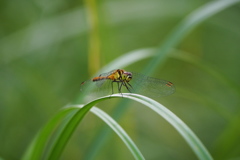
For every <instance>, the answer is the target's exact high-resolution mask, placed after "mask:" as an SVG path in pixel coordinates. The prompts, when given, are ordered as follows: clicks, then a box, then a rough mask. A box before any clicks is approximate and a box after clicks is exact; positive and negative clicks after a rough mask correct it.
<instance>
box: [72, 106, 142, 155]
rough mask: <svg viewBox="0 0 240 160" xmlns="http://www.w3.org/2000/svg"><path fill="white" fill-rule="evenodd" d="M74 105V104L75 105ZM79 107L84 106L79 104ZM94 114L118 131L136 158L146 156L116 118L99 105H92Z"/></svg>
mask: <svg viewBox="0 0 240 160" xmlns="http://www.w3.org/2000/svg"><path fill="white" fill-rule="evenodd" d="M70 107H71V106H70ZM73 107H74V106H73ZM77 107H81V108H82V107H83V106H81V105H78V106H77ZM90 111H91V112H92V113H93V114H95V115H96V116H98V117H99V118H101V119H102V120H103V121H104V122H105V123H106V124H107V125H108V126H110V127H111V128H112V130H114V131H115V132H116V134H117V135H118V136H119V137H120V138H121V139H122V140H123V142H124V143H125V144H126V146H127V147H128V148H129V150H130V151H131V152H132V154H133V156H134V157H135V159H139V160H143V159H144V157H143V155H142V153H141V152H140V151H139V149H138V148H137V146H136V145H135V144H134V142H133V141H132V140H131V138H130V137H129V136H128V135H127V133H126V132H125V131H124V130H123V128H122V127H121V126H120V125H119V124H118V123H117V122H116V121H115V120H114V119H112V118H111V117H110V116H109V115H108V114H107V113H105V112H104V111H102V110H101V109H99V108H97V107H92V108H91V110H90Z"/></svg>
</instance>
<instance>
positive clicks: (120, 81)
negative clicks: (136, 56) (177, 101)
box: [81, 69, 175, 97]
mask: <svg viewBox="0 0 240 160" xmlns="http://www.w3.org/2000/svg"><path fill="white" fill-rule="evenodd" d="M91 83H93V84H95V86H96V87H97V89H98V90H106V91H112V94H113V93H114V84H117V90H118V93H122V91H123V89H125V90H126V91H128V92H130V93H143V94H144V93H150V94H151V95H154V96H156V97H159V96H167V95H170V94H173V93H174V92H175V87H174V85H173V83H171V82H169V81H166V80H162V79H157V78H152V77H148V76H145V75H143V74H139V73H135V72H127V71H125V70H123V69H115V70H112V71H110V72H107V73H103V74H100V75H99V76H97V77H94V78H92V79H91V80H88V81H84V82H82V83H81V90H83V88H84V87H85V86H87V85H88V84H91Z"/></svg>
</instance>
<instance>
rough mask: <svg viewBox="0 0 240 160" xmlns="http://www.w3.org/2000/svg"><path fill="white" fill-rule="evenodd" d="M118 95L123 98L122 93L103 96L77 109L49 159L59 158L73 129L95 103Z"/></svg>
mask: <svg viewBox="0 0 240 160" xmlns="http://www.w3.org/2000/svg"><path fill="white" fill-rule="evenodd" d="M116 97H121V98H122V96H121V95H118V96H111V97H109V96H106V97H102V98H99V99H96V100H94V101H91V102H90V103H88V104H86V105H85V106H84V107H83V108H81V109H80V110H79V111H77V112H76V114H75V115H73V117H72V118H71V119H70V120H69V122H68V123H67V124H66V126H65V128H64V129H63V130H62V133H60V134H59V137H58V139H57V140H56V142H55V144H54V146H53V148H52V151H51V153H50V154H49V156H48V157H47V159H49V160H55V159H59V157H60V155H61V153H62V151H63V149H64V147H65V145H66V143H67V142H68V140H69V139H70V137H71V135H72V133H73V131H74V130H75V129H76V127H77V126H78V124H79V123H80V122H81V120H82V119H83V117H84V116H85V115H86V113H88V111H89V110H90V109H91V108H92V107H93V106H94V105H95V104H97V103H99V102H101V101H103V100H106V99H110V98H116Z"/></svg>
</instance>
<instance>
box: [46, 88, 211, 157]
mask: <svg viewBox="0 0 240 160" xmlns="http://www.w3.org/2000/svg"><path fill="white" fill-rule="evenodd" d="M109 98H129V99H132V100H135V101H137V102H140V103H142V104H144V105H146V106H148V107H149V108H151V109H153V110H154V111H155V112H157V113H158V114H159V115H161V116H162V117H163V118H165V119H166V120H167V121H168V122H169V123H170V124H172V125H173V127H174V128H176V130H177V131H178V132H179V133H180V134H181V135H182V136H183V138H184V139H185V140H186V142H187V143H188V144H189V146H190V147H191V149H192V150H193V151H194V153H195V154H196V155H197V157H198V158H199V159H205V160H206V159H207V160H208V159H209V160H211V159H212V158H211V155H210V154H209V153H208V151H207V150H206V148H205V147H204V146H203V144H202V143H201V141H200V140H199V139H198V138H197V137H196V136H195V134H194V133H193V132H192V131H191V130H190V129H189V128H188V127H187V126H186V124H184V123H183V122H182V121H181V120H180V119H179V118H178V117H177V116H176V115H174V114H173V113H172V112H171V111H169V110H168V109H167V108H165V107H164V106H163V105H161V104H159V103H158V102H156V101H154V100H152V99H150V98H147V97H144V96H141V95H137V94H126V93H123V94H122V95H120V94H114V95H111V96H110V97H109V96H105V97H101V98H99V99H96V100H94V101H91V102H90V103H88V104H86V105H85V106H84V107H83V108H81V109H80V110H79V111H77V112H76V114H75V115H74V116H73V117H72V118H71V119H70V120H69V122H68V123H67V124H66V126H65V128H64V129H63V132H62V133H61V134H60V136H59V137H58V140H57V141H56V143H55V145H54V147H53V150H52V152H51V153H50V155H49V157H48V159H51V160H52V159H53V160H55V159H58V158H59V157H60V155H61V153H62V151H63V149H64V147H65V145H66V143H67V142H68V140H69V138H70V136H71V135H72V133H73V131H74V130H75V129H76V127H77V125H78V124H79V122H80V121H81V120H82V118H83V117H84V116H85V115H86V113H87V112H88V111H89V110H90V109H91V108H92V107H93V106H94V105H95V104H96V103H98V102H101V101H103V100H107V99H109Z"/></svg>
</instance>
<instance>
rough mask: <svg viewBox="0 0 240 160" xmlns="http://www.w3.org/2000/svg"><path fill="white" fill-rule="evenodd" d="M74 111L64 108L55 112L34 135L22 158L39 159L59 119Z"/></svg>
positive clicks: (26, 159) (25, 159) (27, 159)
mask: <svg viewBox="0 0 240 160" xmlns="http://www.w3.org/2000/svg"><path fill="white" fill-rule="evenodd" d="M72 112H74V109H73V108H66V109H63V110H61V111H60V112H59V113H58V114H56V115H55V116H54V117H53V118H52V119H51V120H50V121H49V122H48V123H47V125H46V126H45V127H44V128H43V129H42V130H41V131H40V132H39V133H38V134H37V135H36V137H35V138H34V140H33V141H32V143H31V144H30V146H29V148H28V149H27V150H26V152H25V155H24V156H23V158H22V159H23V160H32V159H41V157H42V155H43V154H44V148H45V147H46V144H47V143H48V140H49V139H50V137H51V136H52V132H53V131H54V129H55V128H56V127H57V126H58V124H59V123H60V121H62V120H63V119H64V118H66V116H67V115H69V114H70V113H72Z"/></svg>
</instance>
